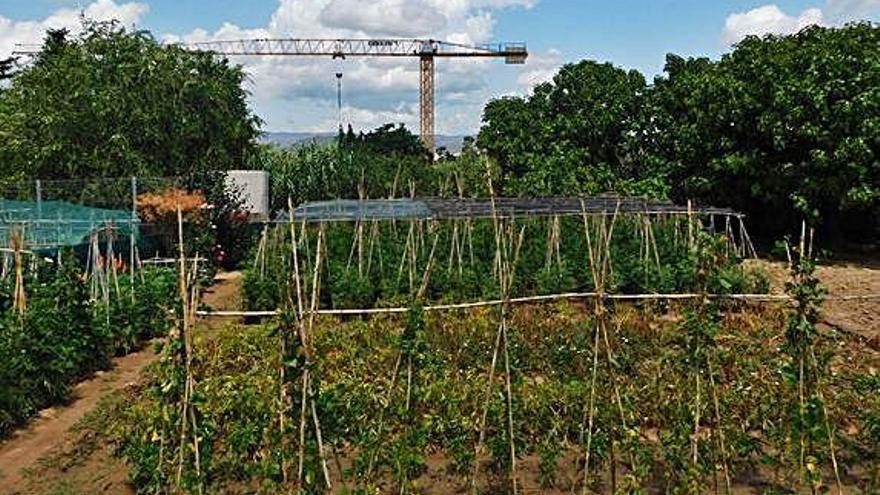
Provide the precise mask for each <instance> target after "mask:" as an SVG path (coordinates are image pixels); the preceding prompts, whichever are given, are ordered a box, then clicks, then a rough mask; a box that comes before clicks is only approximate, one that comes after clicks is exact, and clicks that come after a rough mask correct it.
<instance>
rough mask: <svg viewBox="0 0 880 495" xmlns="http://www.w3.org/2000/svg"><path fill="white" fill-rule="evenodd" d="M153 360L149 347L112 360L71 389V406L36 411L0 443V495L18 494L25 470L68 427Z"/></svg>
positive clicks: (57, 441) (134, 378) (54, 444)
mask: <svg viewBox="0 0 880 495" xmlns="http://www.w3.org/2000/svg"><path fill="white" fill-rule="evenodd" d="M155 358H156V355H155V353H154V352H153V349H152V346H150V345H147V346H146V347H145V348H144V349H143V350H141V351H138V352H135V353H132V354H129V355H127V356H123V357H121V358H117V359H114V360H113V368H112V370H110V371H106V372H98V373H97V374H96V375H95V376H94V377H93V378H91V379H88V380H86V381H83V382H80V383H79V384H77V385H76V386H75V387H74V389H73V394H72V396H73V401H72V402H71V403H69V404H67V405H62V406H57V407H50V408H48V409H44V410H43V411H40V413H39V414H38V415H37V417H36V419H35V420H33V421H32V422H31V423H30V424H29V425H28V426H27V427H26V428H24V429H22V430H19V431H17V432H16V433H14V434H13V435H12V437H10V438H9V439H8V440H7V441H5V442H4V443H3V444H0V487H2V489H3V493H18V490H20V489H22V487H21V486H20V485H22V482H23V481H24V479H23V476H22V475H23V474H26V473H25V472H26V470H28V469H30V468H32V467H33V466H34V465H35V464H36V462H37V461H38V460H39V459H41V458H43V457H44V456H45V455H47V454H48V453H49V452H51V451H52V450H53V449H54V448H56V447H58V446H59V445H61V444H62V442H63V441H64V439H65V437H66V436H67V434H68V431H69V430H70V429H71V427H73V426H74V425H76V424H77V423H78V422H79V421H81V420H82V419H83V417H84V416H85V415H86V414H87V413H88V412H90V411H92V410H93V409H94V408H95V406H96V405H97V404H98V402H99V401H100V400H101V397H103V396H105V395H107V394H110V393H113V392H115V391H118V390H121V389H122V388H124V387H125V386H127V385H129V384H132V383H134V382H136V381H137V380H138V377H139V376H140V374H141V371H143V369H144V368H145V367H146V366H147V365H148V364H150V363H151V362H152V361H153V360H154V359H155ZM23 471H25V472H23Z"/></svg>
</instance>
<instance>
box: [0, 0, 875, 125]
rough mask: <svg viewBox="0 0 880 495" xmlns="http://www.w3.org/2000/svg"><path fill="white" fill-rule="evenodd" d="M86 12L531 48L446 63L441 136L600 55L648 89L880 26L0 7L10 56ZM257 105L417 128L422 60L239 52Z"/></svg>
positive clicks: (775, 11)
mask: <svg viewBox="0 0 880 495" xmlns="http://www.w3.org/2000/svg"><path fill="white" fill-rule="evenodd" d="M80 14H84V15H85V16H87V17H90V18H93V19H98V20H107V19H117V20H119V21H120V22H121V23H122V24H123V25H125V26H129V27H135V28H137V29H146V30H149V31H151V32H152V33H153V35H154V36H155V37H156V38H157V39H158V40H160V41H163V42H181V41H183V42H191V41H209V40H232V39H242V38H280V37H294V38H348V37H358V38H364V37H366V38H372V37H375V38H379V37H382V38H393V37H406V38H431V39H437V40H449V41H455V42H459V43H465V44H479V43H487V42H525V43H526V44H527V46H528V50H529V58H528V60H527V62H526V64H524V65H521V66H518V65H505V64H504V63H503V61H501V60H495V59H486V60H465V59H447V60H438V61H437V63H436V85H437V93H436V97H435V98H436V112H435V113H436V124H435V125H436V132H437V133H438V134H446V135H468V134H473V133H475V132H476V130H477V129H478V128H479V125H480V118H481V115H482V109H483V107H484V106H485V104H486V102H488V101H489V100H490V99H492V98H497V97H500V96H505V95H525V94H528V93H529V91H531V89H532V88H533V87H534V85H535V84H538V83H541V82H544V81H547V80H550V79H551V78H552V76H553V74H554V73H555V72H556V70H557V69H558V68H559V66H560V65H562V64H565V63H569V62H577V61H579V60H582V59H593V60H599V61H603V62H604V61H607V62H611V63H613V64H615V65H617V66H620V67H623V68H627V69H637V70H639V71H640V72H642V73H643V74H645V76H646V77H647V78H648V80H649V81H650V80H651V79H652V78H653V77H654V76H656V75H658V74H660V73H662V70H663V63H664V60H665V56H666V54H667V53H676V54H678V55H682V56H708V57H711V58H717V57H719V56H720V55H721V54H723V53H724V52H726V51H728V50H730V47H731V46H732V45H733V44H735V43H736V42H737V41H738V40H740V39H742V38H743V37H744V36H746V35H749V34H759V35H760V34H766V33H792V32H797V31H798V30H800V29H802V28H803V27H806V26H808V25H811V24H820V25H826V26H838V25H842V24H844V23H847V22H852V21H854V20H870V21H873V22H878V21H880V0H775V1H773V2H771V3H768V2H767V1H766V0H604V1H600V0H0V59H2V58H5V57H7V56H9V54H10V53H11V52H12V51H13V50H14V49H15V45H16V44H17V43H38V42H40V41H41V39H42V36H43V33H44V32H45V30H46V29H48V28H58V27H66V28H68V29H71V30H72V31H74V32H75V31H76V30H77V27H78V25H79V23H80V21H79V19H80ZM233 61H235V62H237V63H240V64H242V65H243V67H244V69H245V71H246V73H247V74H248V78H247V81H246V82H245V85H246V88H247V89H248V91H249V92H250V97H249V98H250V100H249V103H250V105H251V108H252V109H253V111H254V113H255V114H256V115H258V116H259V117H260V118H262V119H263V122H264V123H263V129H264V130H267V131H300V132H321V131H333V130H335V129H336V126H337V111H336V78H335V75H334V74H335V73H336V72H342V73H343V79H342V87H343V90H342V93H343V112H342V116H343V121H344V122H345V123H350V124H351V125H352V126H353V127H354V128H355V130H368V129H372V128H375V127H377V126H379V125H381V124H384V123H386V122H399V123H404V124H406V125H407V127H409V128H410V129H413V130H416V131H417V130H418V101H419V100H418V66H419V64H418V61H417V60H415V59H409V58H404V59H379V58H361V59H354V58H349V59H347V60H345V61H338V60H337V61H333V60H324V59H314V58H308V59H304V58H299V57H238V58H233Z"/></svg>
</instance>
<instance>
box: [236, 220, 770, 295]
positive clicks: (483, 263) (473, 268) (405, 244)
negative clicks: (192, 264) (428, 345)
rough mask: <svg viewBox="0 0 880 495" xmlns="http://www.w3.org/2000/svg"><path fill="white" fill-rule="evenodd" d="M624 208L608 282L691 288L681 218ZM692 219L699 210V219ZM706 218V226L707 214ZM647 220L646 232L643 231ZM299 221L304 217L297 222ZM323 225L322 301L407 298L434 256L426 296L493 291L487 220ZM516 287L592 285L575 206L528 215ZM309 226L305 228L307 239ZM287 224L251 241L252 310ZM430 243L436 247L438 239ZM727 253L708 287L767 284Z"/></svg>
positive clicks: (642, 288)
mask: <svg viewBox="0 0 880 495" xmlns="http://www.w3.org/2000/svg"><path fill="white" fill-rule="evenodd" d="M645 221H646V220H645V218H644V217H623V216H621V218H619V219H618V220H617V225H616V226H615V232H614V235H613V236H612V241H611V245H610V250H611V255H610V258H611V260H612V267H611V273H610V281H609V282H608V283H606V291H607V292H612V293H622V294H641V293H657V292H659V293H674V292H691V291H692V290H694V289H695V286H694V281H693V273H694V270H695V268H696V259H695V257H694V256H693V254H692V253H690V252H689V248H688V233H687V230H688V227H687V218H685V217H678V218H676V217H671V218H665V219H653V220H652V221H651V222H650V224H646V223H644V222H645ZM695 222H696V220H695ZM706 223H707V228H708V222H706ZM646 225H649V227H647V228H649V229H650V232H649V233H648V234H646V230H645V229H646ZM300 227H301V225H300ZM326 229H327V254H326V257H325V258H326V260H327V261H326V266H325V268H326V270H327V273H326V280H327V282H326V283H325V284H323V285H322V287H321V289H322V300H321V304H322V307H332V308H369V307H378V306H389V305H400V304H403V305H406V304H408V303H407V301H408V297H409V294H410V293H411V291H412V288H413V286H415V285H418V283H419V282H421V280H420V274H421V273H422V272H421V271H420V270H421V269H422V268H424V267H425V266H426V265H427V264H428V261H429V259H430V258H431V257H432V252H433V258H434V265H435V266H434V268H433V270H432V272H431V277H430V280H429V285H428V287H427V295H426V297H427V299H428V300H431V301H442V302H464V301H473V300H479V299H495V298H498V297H499V294H500V292H499V288H498V286H497V283H496V282H495V275H494V272H493V269H494V268H493V266H494V265H493V263H494V260H493V253H494V249H495V247H494V246H495V237H494V235H495V234H494V230H493V225H492V221H491V220H488V219H482V220H455V221H453V220H450V221H442V222H436V223H432V222H425V221H412V222H411V221H397V222H391V221H376V222H351V223H343V222H339V223H331V224H328V225H327V226H326ZM516 229H524V230H523V231H522V236H523V241H522V243H521V248H520V250H519V254H518V257H517V264H516V271H517V274H518V275H517V277H516V279H515V282H514V287H512V289H511V292H512V295H514V296H530V295H546V294H555V293H564V292H587V291H592V290H594V289H595V284H594V282H593V280H592V274H591V271H590V270H589V268H588V266H589V259H588V256H587V254H586V253H587V243H586V239H585V236H584V230H583V229H584V227H583V220H582V219H581V218H580V216H573V217H558V218H555V219H553V218H550V219H524V220H520V221H518V222H517V224H516ZM314 230H316V229H314V228H313V229H310V230H309V233H310V235H311V236H312V237H311V240H310V242H311V245H314V243H315V241H314V232H313V231H314ZM289 243H290V229H289V227H288V226H287V225H279V226H276V227H273V228H267V230H266V231H265V232H264V235H263V239H262V241H260V242H256V243H255V247H254V251H253V255H252V256H251V259H250V261H249V263H248V265H247V267H246V269H245V272H244V284H243V294H242V296H243V301H244V305H245V307H246V308H247V309H250V310H273V309H277V308H279V307H280V303H281V300H280V299H281V297H282V296H283V291H280V290H278V288H279V287H283V286H284V285H285V284H286V283H287V281H288V280H290V276H291V263H290V260H291V257H290V252H289V249H287V248H285V246H288V245H289ZM435 243H436V247H435V246H434V244H435ZM724 249H726V252H727V256H725V257H724V258H723V259H722V260H720V263H721V265H720V266H718V267H717V268H716V269H715V270H714V271H713V274H712V277H711V279H710V280H708V281H707V284H708V290H709V292H715V293H721V292H728V293H730V292H739V293H763V292H766V291H767V290H768V288H769V282H768V278H767V276H766V274H765V273H763V272H761V271H760V270H757V269H746V268H744V267H743V266H742V264H741V263H740V261H741V259H740V258H739V257H738V256H737V255H736V248H735V246H733V245H732V244H727V245H726V247H725V248H724Z"/></svg>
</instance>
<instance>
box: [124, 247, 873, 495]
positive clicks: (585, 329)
mask: <svg viewBox="0 0 880 495" xmlns="http://www.w3.org/2000/svg"><path fill="white" fill-rule="evenodd" d="M321 238H322V237H319V239H321ZM303 244H304V245H308V244H309V243H308V242H304V243H303ZM331 244H332V242H331ZM318 245H319V243H316V244H313V245H311V249H312V252H314V251H315V250H317V249H318ZM330 249H331V250H332V247H331V248H330ZM802 251H803V249H801V250H799V251H798V250H795V251H794V252H793V254H792V258H793V260H794V263H793V268H792V282H791V283H790V284H789V285H788V286H787V292H788V293H789V295H790V296H791V297H792V299H793V303H792V304H791V305H786V304H772V305H753V304H750V303H733V302H731V301H726V302H723V301H719V300H717V299H712V298H709V297H698V298H695V299H693V300H690V301H684V302H682V301H680V302H675V303H667V304H659V303H653V302H643V303H624V302H618V303H616V304H612V302H610V301H605V302H604V304H602V305H599V302H598V301H596V302H587V303H575V302H558V303H554V304H551V305H517V306H511V307H507V308H498V307H495V308H478V309H470V310H455V311H451V312H426V311H424V310H423V309H422V308H421V307H420V306H418V304H415V303H412V302H411V303H410V304H411V309H410V310H409V312H408V313H407V314H405V315H378V316H372V317H369V318H347V319H336V318H332V317H329V316H324V317H320V318H319V319H318V320H317V322H315V325H314V332H313V333H311V334H310V336H309V337H308V340H309V342H310V345H304V342H303V341H302V335H304V334H302V333H297V332H291V329H292V328H293V327H294V326H295V323H296V321H295V316H294V315H292V314H291V313H289V312H288V311H286V310H285V311H283V312H282V315H281V316H280V317H279V318H278V319H277V320H274V321H272V322H269V323H268V324H265V325H256V326H247V327H241V326H237V325H231V326H229V327H228V328H226V329H225V330H220V331H218V332H212V333H211V334H207V333H202V334H201V335H198V336H197V339H196V340H195V343H194V344H193V347H192V349H193V350H192V363H191V372H192V379H193V381H194V383H195V388H194V390H195V392H194V395H193V397H194V400H195V405H194V407H195V409H194V410H196V411H197V414H193V415H192V417H193V418H194V420H193V423H194V428H196V427H195V423H196V419H197V423H198V427H197V429H196V435H197V438H198V439H199V441H198V442H194V443H193V444H192V445H189V444H186V443H185V442H184V443H182V440H181V439H182V437H181V436H179V434H178V432H179V430H178V429H176V427H175V425H178V424H180V423H181V421H179V419H180V418H178V420H177V421H175V420H174V414H173V409H172V410H171V411H172V414H171V416H168V411H169V409H168V408H167V407H164V406H163V405H168V401H167V395H168V389H169V383H171V384H173V383H179V382H180V380H179V378H180V368H179V366H178V367H174V366H167V365H162V366H159V367H158V368H156V369H155V370H154V375H153V378H152V379H151V380H150V382H149V383H148V384H146V385H145V386H144V388H143V389H142V390H139V391H137V392H136V394H137V399H136V400H133V401H131V403H130V407H126V408H125V410H123V411H119V415H120V416H121V421H119V423H118V424H117V425H116V426H115V428H114V436H115V439H116V442H117V448H118V452H119V453H120V454H121V455H122V456H124V457H125V458H126V459H127V461H128V463H129V465H130V466H131V467H132V481H133V482H134V483H135V485H136V486H137V487H138V489H139V490H142V491H143V492H146V493H158V492H163V491H166V490H169V489H170V488H172V487H179V488H181V489H182V490H183V491H185V492H186V491H189V492H206V493H220V492H222V493H253V492H259V493H289V492H290V491H291V490H294V491H295V492H298V493H322V492H325V491H327V489H328V487H327V484H328V483H329V484H330V485H332V486H331V489H332V490H334V491H338V492H340V493H364V494H366V493H390V492H396V493H423V492H434V493H467V492H469V493H511V492H517V491H518V490H519V491H522V492H551V491H552V490H555V491H557V492H567V493H568V492H572V491H576V492H607V493H661V492H662V493H708V492H714V493H733V492H736V491H737V490H742V489H744V488H747V489H752V490H761V491H763V492H764V493H792V492H793V493H822V492H825V491H827V490H829V488H831V487H833V486H834V485H837V486H838V489H841V488H843V487H845V489H846V491H847V492H852V493H875V492H876V491H877V490H878V489H880V451H878V445H880V428H878V427H877V425H878V424H880V381H878V378H877V373H876V370H877V367H878V366H880V353H878V352H876V351H873V350H871V349H870V348H865V347H864V346H863V345H861V344H860V343H859V342H857V341H855V340H854V338H853V337H852V336H848V335H846V334H840V333H837V332H835V331H833V330H830V329H820V328H819V327H818V326H817V325H816V323H817V319H818V308H819V305H820V304H821V300H822V294H823V292H822V289H821V287H820V286H819V285H818V283H817V281H816V279H815V277H814V276H813V275H812V269H813V265H812V262H811V261H810V259H809V256H803V254H802ZM269 252H270V253H271V255H270V256H269V257H272V256H274V257H277V258H279V259H282V258H284V257H285V256H286V255H285V253H284V252H283V250H282V249H278V250H272V251H269ZM300 252H301V253H306V252H307V249H303V250H301V251H300ZM688 253H689V256H690V258H691V260H692V261H691V262H692V265H691V266H692V270H691V272H690V280H689V284H690V285H689V286H690V287H691V288H692V290H693V291H695V292H697V293H699V294H703V295H704V296H706V295H708V294H709V293H710V292H716V291H717V293H721V294H724V293H732V292H736V291H738V290H739V289H740V288H739V287H736V286H735V284H733V283H731V281H730V279H729V277H728V276H727V275H725V273H726V272H727V271H728V270H730V266H732V263H733V261H732V258H735V256H733V255H732V254H731V253H730V251H729V247H728V245H727V243H726V242H725V240H724V239H721V238H718V237H713V236H710V235H703V234H697V235H696V239H695V241H694V242H693V244H692V245H691V247H690V248H689V250H688ZM300 259H301V260H302V259H308V255H307V254H303V255H301V256H300ZM331 259H332V258H331ZM301 268H302V271H303V272H306V273H311V271H310V270H307V269H306V268H308V267H306V266H303V267H301ZM323 268H325V269H326V267H323ZM319 271H321V270H319ZM267 272H269V270H267ZM331 273H332V272H331ZM419 273H422V272H419ZM331 277H332V275H331ZM721 280H723V281H725V282H723V283H722V282H720V281H721ZM713 284H717V285H718V286H717V287H715V286H714V285H713ZM285 287H287V288H289V281H284V282H282V283H281V285H278V286H276V290H277V291H278V292H281V293H282V294H283V293H284V292H285ZM306 289H309V288H308V287H307V288H306ZM304 292H309V290H305V291H304ZM324 297H327V296H324ZM416 300H417V302H420V300H419V299H418V298H416ZM410 301H413V300H412V299H410ZM288 304H289V302H288ZM322 304H323V302H322ZM504 321H506V322H507V323H506V334H505V337H504V340H505V347H506V349H505V353H504V361H505V369H503V370H495V372H494V375H495V376H494V379H492V378H489V377H490V376H492V375H493V373H492V372H490V371H489V370H490V369H493V367H494V365H495V361H496V358H498V359H501V358H500V357H498V355H497V354H494V353H493V342H494V343H495V346H496V348H497V345H498V342H499V340H498V339H499V338H500V337H499V336H500V335H501V333H499V331H498V328H499V322H504ZM308 349H311V351H309V350H308ZM175 370H176V371H175ZM502 375H503V376H502ZM306 376H309V377H310V379H311V384H312V385H311V386H310V387H309V388H308V389H307V388H306V387H303V389H302V390H303V393H302V395H299V394H298V393H295V394H290V393H289V391H288V393H285V390H287V389H286V387H287V384H288V383H297V382H298V381H299V380H300V379H304V377H306ZM175 377H176V378H175ZM291 413H293V414H291ZM285 418H286V421H285ZM317 418H320V426H319V422H318V419H317ZM183 422H184V423H185V418H184V421H183ZM478 445H481V446H483V448H478V447H477V446H478ZM187 452H189V453H187ZM192 454H197V455H195V456H194V457H195V458H196V459H198V463H197V464H195V465H193V464H192V463H186V462H178V461H176V459H177V458H178V456H179V459H184V458H189V457H190V456H191V455H192ZM194 466H195V468H194Z"/></svg>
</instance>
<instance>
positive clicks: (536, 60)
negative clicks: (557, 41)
mask: <svg viewBox="0 0 880 495" xmlns="http://www.w3.org/2000/svg"><path fill="white" fill-rule="evenodd" d="M561 65H562V54H561V53H560V52H559V50H556V49H554V48H551V49H549V50H547V51H546V52H544V53H540V54H532V55H531V56H529V58H528V60H526V68H525V70H524V71H523V72H521V73H520V75H519V77H518V78H517V79H516V82H517V83H519V84H520V85H521V86H523V87H524V88H525V89H526V90H531V89H532V88H534V87H535V86H537V85H538V84H541V83H543V82H547V81H549V80H551V79H553V76H554V75H555V74H556V72H557V71H559V67H560V66H561Z"/></svg>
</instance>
